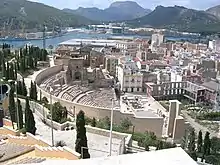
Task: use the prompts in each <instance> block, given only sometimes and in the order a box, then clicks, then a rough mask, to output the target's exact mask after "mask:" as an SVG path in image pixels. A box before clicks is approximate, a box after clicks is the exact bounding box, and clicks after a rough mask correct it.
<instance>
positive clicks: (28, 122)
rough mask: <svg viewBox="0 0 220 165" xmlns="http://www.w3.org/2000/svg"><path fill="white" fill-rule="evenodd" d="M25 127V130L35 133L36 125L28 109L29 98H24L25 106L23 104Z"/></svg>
mask: <svg viewBox="0 0 220 165" xmlns="http://www.w3.org/2000/svg"><path fill="white" fill-rule="evenodd" d="M25 128H26V131H27V132H29V133H31V134H33V135H35V133H36V127H35V120H34V115H33V112H32V111H31V109H30V105H29V99H28V98H26V106H25Z"/></svg>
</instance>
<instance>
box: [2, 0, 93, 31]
mask: <svg viewBox="0 0 220 165" xmlns="http://www.w3.org/2000/svg"><path fill="white" fill-rule="evenodd" d="M91 22H92V21H90V20H89V19H87V18H85V17H83V16H79V15H75V14H70V13H66V12H64V11H62V10H59V9H56V8H54V7H50V6H47V5H44V4H41V3H36V2H30V1H27V0H0V28H1V29H3V28H5V29H12V30H13V29H22V28H25V29H41V28H42V26H43V24H45V25H46V26H47V27H48V28H52V27H53V26H55V25H56V26H73V27H75V26H80V25H84V24H89V23H91Z"/></svg>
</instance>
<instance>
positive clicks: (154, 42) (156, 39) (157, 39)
mask: <svg viewBox="0 0 220 165" xmlns="http://www.w3.org/2000/svg"><path fill="white" fill-rule="evenodd" d="M163 42H164V35H162V34H152V37H151V49H152V50H154V48H155V47H158V46H160V44H162V43H163Z"/></svg>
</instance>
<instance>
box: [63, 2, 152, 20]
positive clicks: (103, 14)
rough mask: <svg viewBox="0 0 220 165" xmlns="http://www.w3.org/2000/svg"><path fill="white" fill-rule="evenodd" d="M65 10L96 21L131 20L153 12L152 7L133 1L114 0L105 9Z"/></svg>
mask: <svg viewBox="0 0 220 165" xmlns="http://www.w3.org/2000/svg"><path fill="white" fill-rule="evenodd" d="M64 11H66V12H69V13H73V14H78V15H81V16H84V17H86V18H88V19H91V20H96V21H121V20H131V19H135V18H139V17H142V16H145V15H147V14H149V13H150V12H151V10H150V9H144V8H143V7H141V6H140V5H138V4H137V3H136V2H133V1H118V2H114V3H112V4H111V5H110V6H109V7H108V8H106V9H104V10H102V9H98V8H82V7H80V8H78V9H77V10H71V9H64ZM131 11H132V12H131Z"/></svg>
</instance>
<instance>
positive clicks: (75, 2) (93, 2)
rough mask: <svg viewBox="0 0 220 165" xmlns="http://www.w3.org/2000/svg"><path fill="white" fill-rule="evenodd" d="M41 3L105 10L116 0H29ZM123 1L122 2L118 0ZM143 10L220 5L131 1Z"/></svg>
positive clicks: (203, 0) (218, 1)
mask: <svg viewBox="0 0 220 165" xmlns="http://www.w3.org/2000/svg"><path fill="white" fill-rule="evenodd" d="M30 1H35V2H41V3H44V4H47V5H50V6H54V7H56V8H59V9H63V8H70V9H76V8H78V7H98V8H102V9H104V8H107V7H108V6H109V5H110V4H111V3H113V2H115V1H117V0H30ZM120 1H123V0H120ZM133 1H136V2H137V3H138V4H139V5H141V6H142V7H144V8H148V9H154V8H155V7H156V6H158V5H162V6H174V5H178V6H185V7H188V8H194V9H200V10H204V9H207V8H209V7H213V6H216V5H220V0H133Z"/></svg>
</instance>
